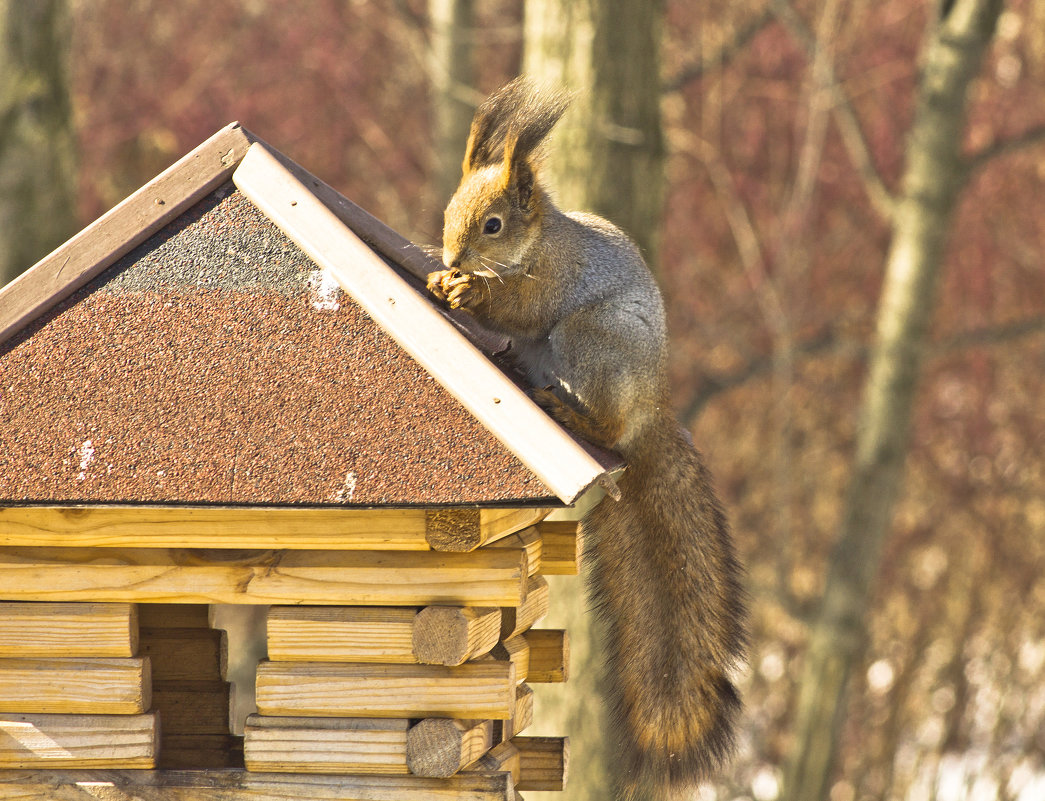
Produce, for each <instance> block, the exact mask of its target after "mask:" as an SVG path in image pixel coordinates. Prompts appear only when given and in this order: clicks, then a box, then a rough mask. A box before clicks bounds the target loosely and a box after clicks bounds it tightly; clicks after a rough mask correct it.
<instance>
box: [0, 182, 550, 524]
mask: <svg viewBox="0 0 1045 801" xmlns="http://www.w3.org/2000/svg"><path fill="white" fill-rule="evenodd" d="M0 444H2V447H0V502H3V503H10V502H15V503H21V502H87V503H107V502H134V503H179V502H180V503H220V504H309V505H322V504H339V505H341V504H348V505H359V506H370V505H386V504H390V505H401V504H425V505H437V504H472V503H497V502H502V503H531V502H533V503H542V504H557V503H558V501H557V499H555V498H554V497H553V494H552V493H551V492H550V491H549V490H548V489H547V488H546V487H545V486H544V485H543V484H542V483H541V481H540V480H539V479H537V477H536V476H534V475H533V473H532V472H531V471H530V470H529V469H528V468H526V467H525V466H524V465H522V463H521V462H520V461H519V460H518V459H517V458H516V457H515V456H514V455H513V454H512V453H511V452H510V451H509V450H508V449H507V448H505V447H504V446H503V445H502V444H501V443H500V442H499V441H498V440H497V439H496V438H494V437H493V436H492V435H491V434H490V433H489V432H488V431H487V430H486V429H485V428H484V427H483V426H482V425H481V424H480V423H479V422H478V421H477V420H476V419H475V418H474V417H472V416H471V415H470V414H469V413H467V412H466V411H465V410H464V408H463V407H462V406H461V405H460V403H459V402H458V401H457V400H456V399H455V398H454V397H453V396H451V395H450V394H449V393H447V392H446V391H445V390H444V389H442V387H440V386H439V385H438V384H437V383H436V382H435V381H434V380H433V379H432V378H431V377H430V376H429V375H428V374H427V373H426V372H425V371H424V369H422V368H421V367H420V366H419V365H418V364H417V363H416V362H414V361H413V360H412V359H411V358H410V357H408V356H407V355H406V354H405V353H404V352H403V351H402V349H401V348H400V347H399V346H398V345H397V344H396V343H395V342H394V341H393V340H392V339H391V338H390V337H389V336H388V335H387V334H385V333H384V332H383V331H382V330H381V329H380V328H379V327H378V326H377V325H376V324H375V323H374V322H373V321H372V320H371V319H370V317H369V316H368V315H367V314H366V313H365V312H364V311H363V310H362V309H360V308H359V307H358V306H357V305H356V304H355V303H354V302H352V301H351V300H350V299H349V298H348V297H347V296H346V295H345V294H344V293H343V292H342V291H341V290H340V289H339V288H338V287H337V285H336V283H334V282H333V281H330V280H329V278H327V277H326V276H325V275H324V274H323V273H322V272H321V271H320V270H318V269H317V267H316V265H315V264H314V263H313V262H312V261H311V260H310V259H309V258H308V257H307V256H305V255H304V254H303V253H302V252H301V251H300V250H299V249H298V248H297V247H296V246H295V245H294V244H293V243H291V242H290V241H289V240H288V239H287V238H286V237H285V236H284V235H283V233H282V232H281V231H280V230H279V229H278V228H276V227H275V226H274V225H273V224H272V223H271V222H270V221H269V220H268V219H267V218H266V217H265V216H264V215H262V214H261V213H260V212H259V211H258V210H257V209H256V208H255V207H254V206H253V205H252V204H251V203H250V201H248V200H247V199H246V198H245V197H244V196H242V195H241V194H240V193H239V192H238V191H237V190H236V189H235V188H234V187H233V186H232V185H231V184H228V185H226V186H224V187H222V188H221V189H219V190H218V191H217V192H215V193H214V194H212V195H211V196H210V197H208V198H206V199H205V200H204V201H202V202H200V203H198V204H197V205H196V206H195V207H193V208H192V209H190V210H189V211H188V212H186V213H185V214H183V215H182V216H181V217H180V218H179V219H177V220H176V221H175V222H174V223H172V224H170V225H168V226H167V227H166V228H164V229H163V230H162V231H160V232H159V233H157V234H155V235H154V236H152V237H151V238H150V239H149V240H148V241H146V242H145V243H144V244H143V245H141V246H139V247H138V248H137V249H135V250H134V251H132V252H131V253H130V254H128V255H127V256H126V257H124V258H123V259H121V260H119V261H118V262H116V263H115V264H114V265H113V266H112V267H110V268H109V269H108V270H106V271H105V272H104V273H102V275H100V276H99V277H98V278H96V279H95V280H94V281H92V282H91V283H89V284H88V285H87V286H85V287H84V288H82V289H80V290H79V291H77V292H76V293H75V294H74V295H72V296H71V297H70V298H68V299H67V300H65V301H63V302H62V303H61V304H59V305H58V306H57V307H55V308H54V309H52V310H51V311H49V312H48V313H46V314H44V315H43V316H42V317H40V318H39V319H37V320H36V321H35V322H33V323H32V324H30V325H29V326H27V327H26V328H25V329H24V330H23V331H21V332H20V333H19V334H18V335H16V336H15V337H13V338H12V339H10V340H8V341H7V342H4V343H3V344H0Z"/></svg>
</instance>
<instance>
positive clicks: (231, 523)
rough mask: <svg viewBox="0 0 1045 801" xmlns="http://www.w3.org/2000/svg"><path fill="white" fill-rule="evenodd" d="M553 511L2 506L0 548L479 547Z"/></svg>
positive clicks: (402, 549)
mask: <svg viewBox="0 0 1045 801" xmlns="http://www.w3.org/2000/svg"><path fill="white" fill-rule="evenodd" d="M547 513H548V510H547V509H541V508H538V507H523V508H499V507H496V508H485V509H476V508H446V509H438V510H433V509H424V508H419V507H414V508H407V509H395V508H378V509H343V508H340V507H332V508H316V509H309V508H304V507H265V506H256V507H240V506H229V507H220V506H124V505H107V506H102V505H99V506H11V507H7V508H2V507H0V546H9V547H51V546H53V547H92V548H253V549H269V548H292V549H295V550H302V549H305V550H311V549H328V550H339V551H340V550H344V551H427V550H430V549H432V550H437V551H440V550H452V551H471V550H475V549H476V548H478V547H479V546H480V545H484V544H486V543H488V542H493V541H495V540H499V539H501V538H503V537H506V536H508V535H510V534H513V533H514V532H516V531H519V530H520V529H524V528H526V527H528V526H531V525H533V524H534V523H537V522H538V521H539V520H542V519H543V518H544V516H545V515H546V514H547Z"/></svg>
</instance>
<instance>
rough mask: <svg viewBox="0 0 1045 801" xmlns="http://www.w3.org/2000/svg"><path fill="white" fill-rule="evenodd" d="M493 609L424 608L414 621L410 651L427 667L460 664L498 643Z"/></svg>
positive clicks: (498, 626) (496, 615)
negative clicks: (411, 649) (411, 648)
mask: <svg viewBox="0 0 1045 801" xmlns="http://www.w3.org/2000/svg"><path fill="white" fill-rule="evenodd" d="M500 631H501V610H500V609H497V608H496V607H458V606H426V607H425V608H424V609H422V610H421V611H420V612H418V613H417V617H416V618H415V619H414V631H413V652H414V657H415V658H416V659H417V661H418V662H421V663H423V664H428V665H461V664H463V663H464V662H466V661H467V660H469V659H472V658H474V657H477V656H481V655H482V654H485V653H487V652H488V651H489V650H490V649H491V648H493V647H494V646H495V645H496V644H497V638H498V635H499V633H500Z"/></svg>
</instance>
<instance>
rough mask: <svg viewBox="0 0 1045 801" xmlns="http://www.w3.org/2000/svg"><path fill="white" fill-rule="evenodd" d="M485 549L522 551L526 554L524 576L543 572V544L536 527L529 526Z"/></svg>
mask: <svg viewBox="0 0 1045 801" xmlns="http://www.w3.org/2000/svg"><path fill="white" fill-rule="evenodd" d="M486 547H488V548H517V549H519V550H522V551H523V552H524V553H525V554H526V575H527V576H535V575H537V574H538V573H543V572H544V569H543V563H542V559H541V553H542V550H543V547H544V543H543V541H542V540H541V535H540V534H539V533H538V531H537V528H536V526H530V527H529V528H524V529H523V530H522V531H517V532H515V533H514V534H509V535H508V536H507V537H504V538H502V539H499V540H497V542H494V543H491V544H490V545H488V546H486Z"/></svg>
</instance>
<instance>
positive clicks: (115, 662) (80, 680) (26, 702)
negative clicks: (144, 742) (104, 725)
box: [0, 657, 152, 715]
mask: <svg viewBox="0 0 1045 801" xmlns="http://www.w3.org/2000/svg"><path fill="white" fill-rule="evenodd" d="M151 700H152V683H151V680H150V675H149V660H148V659H141V658H138V657H128V658H125V659H115V658H93V657H92V658H84V659H11V658H8V659H0V712H20V713H21V712H27V713H34V712H47V713H54V714H69V715H105V714H113V715H136V714H139V713H142V712H145V711H146V710H147V709H149V706H150V703H151Z"/></svg>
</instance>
